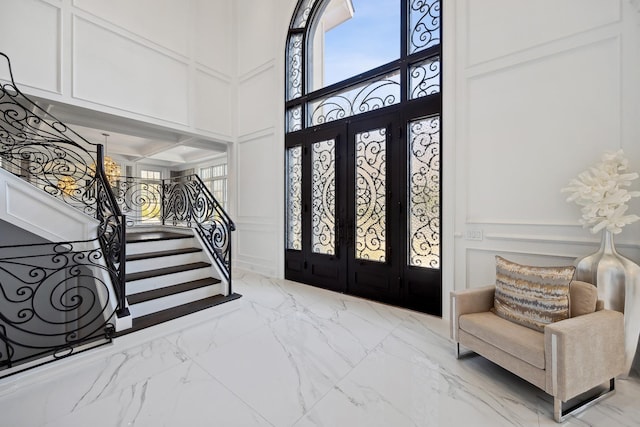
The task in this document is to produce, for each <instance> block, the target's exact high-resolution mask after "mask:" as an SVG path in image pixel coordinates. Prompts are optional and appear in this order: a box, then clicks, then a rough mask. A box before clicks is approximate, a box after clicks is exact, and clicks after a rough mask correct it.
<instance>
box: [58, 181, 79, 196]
mask: <svg viewBox="0 0 640 427" xmlns="http://www.w3.org/2000/svg"><path fill="white" fill-rule="evenodd" d="M58 189H59V190H60V191H61V192H62V194H63V195H65V196H71V195H73V192H74V191H76V190H77V189H78V184H76V180H75V179H73V178H72V177H70V176H63V177H61V178H60V179H59V180H58Z"/></svg>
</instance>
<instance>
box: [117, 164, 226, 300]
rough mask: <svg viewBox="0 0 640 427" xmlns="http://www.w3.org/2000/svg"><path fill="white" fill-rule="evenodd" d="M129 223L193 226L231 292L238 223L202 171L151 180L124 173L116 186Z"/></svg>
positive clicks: (119, 202)
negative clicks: (233, 246)
mask: <svg viewBox="0 0 640 427" xmlns="http://www.w3.org/2000/svg"><path fill="white" fill-rule="evenodd" d="M113 189H114V192H115V197H116V201H117V203H118V204H119V205H120V209H121V211H122V212H125V213H126V214H127V226H135V225H153V224H162V225H171V226H177V227H186V228H193V229H194V230H195V231H196V232H197V233H198V234H199V235H200V237H201V238H202V240H203V241H204V243H205V245H206V247H207V250H208V251H209V253H210V254H211V256H212V258H213V259H214V260H215V262H216V264H217V265H218V267H219V268H220V270H221V272H222V274H223V275H224V277H225V279H226V280H227V283H228V284H229V292H231V233H232V232H233V231H235V224H234V223H233V221H232V220H231V218H230V217H229V215H228V214H227V213H226V212H225V210H224V208H223V207H222V205H221V204H220V203H219V202H218V201H217V200H216V198H215V197H214V196H213V194H211V192H210V191H209V189H208V188H207V186H206V185H205V184H204V183H203V182H202V180H201V179H200V177H199V176H198V175H189V176H186V177H180V178H174V179H165V180H150V179H142V178H134V177H121V178H120V179H119V181H118V182H117V183H116V185H115V186H114V187H113Z"/></svg>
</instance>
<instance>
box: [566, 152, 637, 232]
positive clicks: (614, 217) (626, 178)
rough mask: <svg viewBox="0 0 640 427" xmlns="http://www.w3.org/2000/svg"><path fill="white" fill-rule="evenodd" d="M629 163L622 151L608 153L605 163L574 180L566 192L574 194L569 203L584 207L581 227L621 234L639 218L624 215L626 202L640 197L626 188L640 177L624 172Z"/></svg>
mask: <svg viewBox="0 0 640 427" xmlns="http://www.w3.org/2000/svg"><path fill="white" fill-rule="evenodd" d="M628 164H629V161H628V160H627V159H626V158H625V157H624V153H623V152H622V150H618V151H617V152H615V153H611V152H607V153H605V154H604V155H603V156H602V160H601V161H600V162H599V163H597V164H596V165H594V166H592V167H590V168H589V169H588V170H586V171H584V172H582V173H581V174H580V175H578V177H577V178H574V179H572V180H571V181H570V182H569V185H568V186H567V187H566V188H563V189H562V192H563V193H571V195H570V196H569V197H568V198H567V201H568V202H576V204H577V205H579V206H582V209H581V211H582V218H581V219H580V224H582V226H583V227H585V228H586V227H591V232H592V233H597V232H599V231H600V230H603V229H606V230H608V231H610V232H611V233H614V234H618V233H620V232H621V231H622V227H624V226H625V225H627V224H631V223H632V222H635V221H637V220H639V219H640V216H638V215H625V213H626V212H627V209H628V208H629V206H628V205H627V202H629V200H631V198H633V197H638V196H640V191H629V190H627V187H629V186H631V182H632V181H633V180H634V179H636V178H638V174H637V173H635V172H634V173H624V171H626V170H627V166H628Z"/></svg>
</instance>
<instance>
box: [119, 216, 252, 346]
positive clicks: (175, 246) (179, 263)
mask: <svg viewBox="0 0 640 427" xmlns="http://www.w3.org/2000/svg"><path fill="white" fill-rule="evenodd" d="M126 271H127V275H126V284H127V286H126V289H127V301H128V303H129V310H130V312H131V316H132V327H131V328H130V329H126V330H124V331H122V332H120V335H122V334H127V333H130V332H134V331H137V330H140V329H143V328H147V327H149V326H153V325H156V324H158V323H162V322H166V321H168V320H172V319H175V318H178V317H181V316H184V315H186V314H190V313H194V312H196V311H200V310H204V309H206V308H209V307H213V306H216V305H218V304H222V303H224V302H228V301H232V300H235V299H237V298H239V297H240V295H238V294H233V293H232V294H229V295H227V291H226V288H227V286H226V283H225V282H223V281H222V280H221V279H219V277H220V275H219V274H218V272H217V269H216V268H215V265H214V264H213V263H212V262H211V261H210V260H209V258H208V257H207V256H206V252H205V251H203V249H202V247H201V245H200V242H199V241H198V239H197V238H196V236H195V235H194V234H193V232H192V231H191V230H189V229H174V228H171V227H164V228H162V227H155V228H153V229H151V230H145V229H144V228H133V229H131V230H130V231H129V232H128V233H127V257H126Z"/></svg>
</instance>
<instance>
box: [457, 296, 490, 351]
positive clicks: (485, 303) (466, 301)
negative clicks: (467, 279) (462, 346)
mask: <svg viewBox="0 0 640 427" xmlns="http://www.w3.org/2000/svg"><path fill="white" fill-rule="evenodd" d="M495 290H496V287H495V285H491V286H485V287H482V288H473V289H462V290H459V291H452V292H451V294H450V303H451V307H450V313H451V322H449V325H450V328H451V330H450V333H451V338H453V340H454V341H456V342H458V319H459V318H460V316H461V315H463V314H469V313H483V312H485V311H489V310H491V307H493V299H494V294H495Z"/></svg>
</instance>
